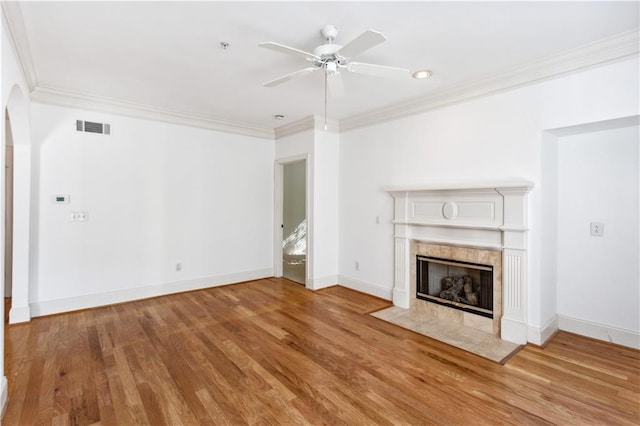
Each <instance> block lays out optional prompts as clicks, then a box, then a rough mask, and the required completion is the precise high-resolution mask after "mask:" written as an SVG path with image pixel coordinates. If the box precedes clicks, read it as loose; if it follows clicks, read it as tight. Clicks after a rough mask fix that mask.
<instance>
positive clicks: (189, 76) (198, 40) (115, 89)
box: [9, 1, 639, 129]
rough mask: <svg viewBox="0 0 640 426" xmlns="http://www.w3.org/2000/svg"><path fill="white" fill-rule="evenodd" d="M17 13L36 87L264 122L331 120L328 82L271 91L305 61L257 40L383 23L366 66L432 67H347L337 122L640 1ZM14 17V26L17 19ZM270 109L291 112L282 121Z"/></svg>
mask: <svg viewBox="0 0 640 426" xmlns="http://www.w3.org/2000/svg"><path fill="white" fill-rule="evenodd" d="M20 10H21V13H22V21H23V24H24V27H23V31H24V34H25V35H26V41H27V42H28V43H27V44H24V43H22V47H21V50H22V52H21V56H24V54H25V53H24V50H25V46H26V47H28V49H29V51H30V56H31V62H32V65H33V71H34V72H35V80H36V83H35V86H36V92H37V91H38V90H49V89H53V90H55V91H56V92H58V93H60V92H62V93H66V92H73V93H75V94H81V95H82V96H85V95H87V96H89V97H94V96H95V97H99V98H102V99H107V100H109V101H115V102H118V103H126V104H133V105H137V106H142V107H144V108H150V109H153V108H155V109H160V110H164V111H170V112H175V113H178V114H181V115H183V116H197V117H203V118H206V119H210V120H214V121H215V120H219V121H222V122H230V123H236V124H239V125H248V126H253V127H256V128H266V129H273V128H274V127H277V126H281V125H282V124H283V123H284V124H286V123H291V122H295V121H296V120H300V119H302V118H305V117H308V116H310V115H313V114H317V115H320V116H322V115H323V111H324V106H323V96H324V90H323V78H322V75H321V74H320V73H315V74H312V75H307V76H303V77H300V78H298V79H295V80H292V81H290V82H288V83H285V84H282V85H280V86H276V87H271V88H266V87H263V86H262V83H263V82H266V81H268V80H272V79H274V78H276V77H279V76H281V75H283V74H287V73H289V72H293V71H296V70H298V69H301V68H304V67H306V66H307V63H306V62H305V61H304V59H301V58H296V57H293V56H288V55H284V54H281V53H278V52H274V51H269V50H266V49H261V48H259V47H258V43H260V42H262V41H275V42H278V43H282V44H286V45H290V46H293V47H297V48H299V49H303V50H307V51H312V50H313V48H314V47H315V46H317V45H318V44H320V43H321V42H322V38H321V36H320V29H321V28H322V27H323V26H324V25H326V24H333V25H335V26H337V27H338V28H339V30H340V33H339V35H338V39H337V43H339V44H346V43H347V42H348V41H350V40H352V39H353V38H355V37H356V36H358V35H359V34H360V33H362V32H363V31H365V30H367V29H374V30H378V31H381V32H383V33H384V34H385V35H386V36H387V37H388V40H387V41H386V42H384V43H382V44H380V45H378V46H376V47H374V48H372V49H370V50H368V51H366V52H364V53H362V54H361V55H360V56H359V57H358V58H357V60H358V61H360V62H370V63H376V64H381V65H389V66H395V67H402V68H408V69H410V70H411V71H414V70H417V69H421V68H428V69H431V70H432V71H433V76H432V77H431V78H430V79H426V80H414V79H412V78H410V77H407V79H406V80H401V81H395V80H385V79H380V78H376V77H371V76H365V75H354V74H349V73H346V72H343V76H344V82H345V88H346V91H347V95H346V97H344V98H340V99H330V101H329V105H328V107H329V116H330V117H332V118H334V119H337V120H347V119H349V118H350V117H354V116H358V115H362V114H367V113H369V112H371V111H376V110H381V109H387V110H388V109H389V108H390V107H392V106H394V105H397V104H402V103H405V104H406V103H407V102H410V101H412V100H420V99H428V98H429V97H430V96H436V95H437V94H441V93H447V92H453V91H455V90H456V89H460V88H461V87H468V86H469V84H470V83H473V82H477V81H481V80H484V79H487V78H489V79H490V78H491V77H492V76H495V75H497V74H501V73H505V72H508V71H511V70H514V69H516V68H518V67H522V66H527V65H531V64H534V63H536V61H540V60H541V59H544V58H548V57H550V56H553V55H558V54H560V53H562V52H566V51H569V50H572V49H576V48H578V47H580V46H582V45H585V44H586V43H591V42H594V41H597V40H601V39H604V38H607V37H612V36H615V35H617V34H621V33H624V32H629V31H630V30H634V29H635V30H636V31H637V29H638V26H639V18H638V15H639V3H638V2H635V1H633V2H611V1H605V2H406V3H405V2H357V3H350V2H313V3H311V2H255V3H248V2H22V3H20ZM13 21H14V22H11V20H10V21H9V22H10V24H11V25H10V26H11V27H12V28H15V27H16V25H17V23H16V22H15V14H13ZM12 32H13V33H14V37H15V33H16V31H12ZM222 41H224V42H228V43H229V45H230V46H229V48H228V49H227V50H224V49H222V48H221V47H220V42H222ZM18 44H19V45H20V43H18ZM19 47H20V46H19ZM23 62H24V59H23ZM275 114H283V115H285V117H286V118H285V120H283V121H276V120H274V118H273V116H274V115H275Z"/></svg>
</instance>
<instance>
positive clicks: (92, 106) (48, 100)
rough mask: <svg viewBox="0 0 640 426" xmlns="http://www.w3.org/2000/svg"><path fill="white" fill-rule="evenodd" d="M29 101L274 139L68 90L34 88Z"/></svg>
mask: <svg viewBox="0 0 640 426" xmlns="http://www.w3.org/2000/svg"><path fill="white" fill-rule="evenodd" d="M31 100H32V101H33V102H40V103H45V104H52V105H61V106H67V107H71V108H80V109H88V110H94V111H101V112H108V113H112V114H119V115H126V116H129V117H135V118H142V119H145V120H154V121H163V122H165V123H172V124H180V125H184V126H190V127H200V128H203V129H208V130H215V131H219V132H226V133H234V134H239V135H245V136H253V137H258V138H265V139H274V136H275V135H274V130H273V129H271V128H264V127H256V126H252V125H249V124H245V123H236V122H231V121H223V120H216V119H211V118H208V117H204V116H199V115H195V114H186V113H181V112H177V111H171V110H165V109H161V108H156V107H152V106H149V105H143V104H137V103H133V102H123V101H119V100H115V99H111V98H103V97H98V96H94V95H89V94H86V93H78V92H72V91H69V90H61V89H55V88H51V87H42V86H38V87H36V88H35V90H33V91H32V92H31Z"/></svg>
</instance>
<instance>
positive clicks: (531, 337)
mask: <svg viewBox="0 0 640 426" xmlns="http://www.w3.org/2000/svg"><path fill="white" fill-rule="evenodd" d="M557 331H558V315H554V316H553V317H552V318H551V319H550V320H549V321H548V322H547V323H546V324H545V325H544V326H543V327H542V328H538V327H533V326H529V328H528V330H527V340H528V341H529V342H530V343H533V344H534V345H538V346H544V345H546V344H547V342H548V341H549V340H550V339H551V338H552V337H553V335H554V334H555V333H556V332H557Z"/></svg>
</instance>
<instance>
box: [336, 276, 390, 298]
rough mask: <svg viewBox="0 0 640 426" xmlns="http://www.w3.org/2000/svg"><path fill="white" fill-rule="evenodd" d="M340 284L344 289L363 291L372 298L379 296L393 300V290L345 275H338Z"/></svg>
mask: <svg viewBox="0 0 640 426" xmlns="http://www.w3.org/2000/svg"><path fill="white" fill-rule="evenodd" d="M338 283H340V285H341V286H343V287H347V288H350V289H352V290H357V291H361V292H362V293H367V294H370V295H372V296H377V297H379V298H381V299H385V300H393V299H392V296H393V295H392V293H393V291H392V289H391V288H386V287H381V286H379V285H376V284H371V283H368V282H365V281H360V280H356V279H353V278H349V277H345V276H344V275H338Z"/></svg>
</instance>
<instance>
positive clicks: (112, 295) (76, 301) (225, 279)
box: [31, 268, 273, 317]
mask: <svg viewBox="0 0 640 426" xmlns="http://www.w3.org/2000/svg"><path fill="white" fill-rule="evenodd" d="M272 276H273V269H271V268H266V269H257V270H254V271H246V272H237V273H233V274H225V275H217V276H212V277H205V278H197V279H193V280H187V281H174V282H169V283H164V284H158V285H151V286H145V287H135V288H127V289H121V290H114V291H108V292H104V293H97V294H87V295H84V296H77V297H69V298H66V299H57V300H46V301H43V302H37V303H32V304H31V312H32V314H33V316H34V317H38V316H42V315H51V314H58V313H62V312H70V311H77V310H80V309H87V308H95V307H98V306H105V305H112V304H115V303H122V302H131V301H133V300H138V299H146V298H149V297H157V296H164V295H167V294H173V293H180V292H184V291H192V290H200V289H204V288H209V287H217V286H221V285H227V284H234V283H239V282H244V281H251V280H257V279H260V278H268V277H272Z"/></svg>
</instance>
